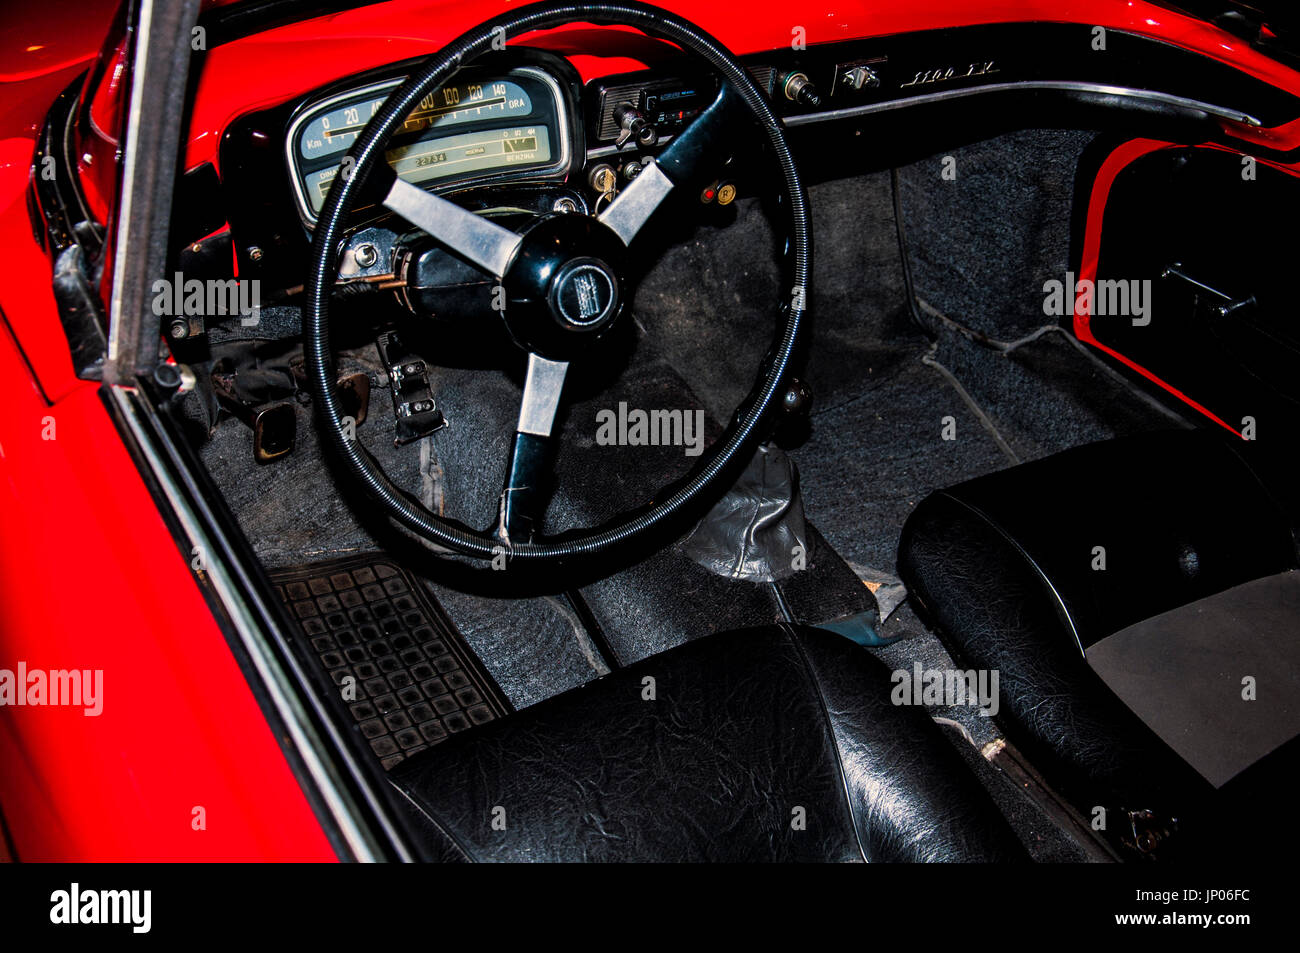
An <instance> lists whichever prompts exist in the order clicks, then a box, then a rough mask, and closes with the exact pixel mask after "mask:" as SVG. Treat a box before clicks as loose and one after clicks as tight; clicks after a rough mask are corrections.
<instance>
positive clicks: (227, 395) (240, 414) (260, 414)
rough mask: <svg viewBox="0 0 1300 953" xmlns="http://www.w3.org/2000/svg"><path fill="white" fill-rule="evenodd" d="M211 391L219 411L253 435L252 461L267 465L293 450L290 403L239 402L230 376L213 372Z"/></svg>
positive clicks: (293, 419)
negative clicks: (215, 396)
mask: <svg viewBox="0 0 1300 953" xmlns="http://www.w3.org/2000/svg"><path fill="white" fill-rule="evenodd" d="M212 389H213V391H214V392H215V393H216V395H217V403H218V404H219V405H220V406H221V409H222V410H224V411H225V412H226V413H228V414H230V416H232V417H234V418H235V419H236V420H238V421H239V422H240V423H242V424H244V425H245V426H247V427H248V428H249V429H250V430H252V432H253V459H254V460H256V461H257V462H258V463H270V462H272V461H273V460H278V459H279V458H280V457H283V456H284V455H285V454H287V453H289V452H291V451H292V450H293V444H294V440H295V438H296V437H297V435H298V418H297V415H296V414H295V412H294V406H293V404H292V403H291V402H290V401H274V402H272V403H269V404H262V405H256V404H250V403H245V402H244V401H243V400H241V399H240V397H239V394H238V391H237V389H236V386H235V377H234V375H233V374H220V373H214V374H213V375H212Z"/></svg>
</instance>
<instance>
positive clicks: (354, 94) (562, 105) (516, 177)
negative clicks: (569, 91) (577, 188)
mask: <svg viewBox="0 0 1300 953" xmlns="http://www.w3.org/2000/svg"><path fill="white" fill-rule="evenodd" d="M517 76H527V77H529V78H531V79H535V80H539V81H540V82H541V83H542V85H543V86H544V87H545V88H546V91H547V93H548V94H549V95H550V97H551V105H552V110H551V111H552V112H553V113H554V116H555V130H554V132H553V133H551V135H552V136H553V140H554V142H555V143H556V145H557V147H558V148H557V149H556V150H555V151H556V155H554V156H553V157H552V160H551V161H550V162H548V163H546V164H545V165H530V166H528V167H527V168H523V169H507V170H498V171H481V172H472V173H468V174H464V175H458V176H449V177H448V178H446V179H435V180H433V181H431V182H424V183H415V184H416V185H418V186H419V187H420V188H423V189H427V190H428V191H430V192H443V191H456V190H460V189H464V188H465V187H466V185H469V184H474V185H479V184H489V183H494V182H519V181H528V180H530V179H538V178H549V177H551V176H554V175H555V174H556V173H558V172H562V171H565V170H567V169H568V168H569V165H570V163H571V162H572V159H573V147H572V132H571V119H570V116H569V107H568V100H567V98H566V97H565V95H564V90H563V88H562V87H561V85H560V81H559V80H558V79H557V78H556V77H555V76H554V75H552V74H551V73H550V72H549V71H548V70H546V69H543V68H541V67H539V66H531V65H530V66H514V67H510V68H508V69H504V70H499V71H493V72H492V73H491V75H490V76H489V77H488V78H487V79H485V80H484V82H488V81H490V79H492V78H501V79H510V78H513V77H517ZM476 78H477V77H476ZM405 81H406V77H405V76H396V77H393V78H392V79H386V80H382V81H380V82H377V83H370V84H367V85H365V86H357V87H353V88H351V89H346V90H343V91H342V92H338V93H334V94H332V95H330V96H326V97H324V98H322V99H313V100H309V101H308V102H306V103H304V104H303V105H302V107H301V108H300V109H298V110H297V112H296V113H295V115H294V117H293V119H292V120H291V121H290V123H289V127H288V130H287V131H286V133H285V137H284V156H285V162H286V163H287V166H288V171H289V181H290V183H291V184H292V186H293V194H294V202H295V204H296V205H297V208H298V215H299V217H300V218H301V219H302V222H303V224H304V225H305V226H306V227H307V228H308V229H313V228H315V226H316V221H317V219H318V218H319V216H318V215H317V214H316V213H315V212H314V211H312V207H311V202H310V201H309V200H308V198H307V193H306V189H305V186H304V178H305V177H304V173H303V172H302V170H301V167H300V165H299V155H298V149H297V141H298V136H299V134H300V132H301V131H302V128H303V126H304V125H306V124H307V123H309V122H311V121H312V120H313V119H315V118H317V117H319V116H320V115H321V114H322V113H327V112H329V111H330V110H332V109H334V108H336V107H337V106H339V105H340V104H341V103H345V102H348V101H351V100H355V99H358V98H362V97H373V96H375V95H376V94H379V93H391V92H392V90H394V89H396V88H397V87H398V86H400V85H401V84H402V83H404V82H405ZM534 111H536V110H534ZM538 124H540V122H539V123H538ZM507 125H509V124H503V125H502V128H506V127H507Z"/></svg>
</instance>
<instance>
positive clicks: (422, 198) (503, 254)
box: [384, 178, 523, 278]
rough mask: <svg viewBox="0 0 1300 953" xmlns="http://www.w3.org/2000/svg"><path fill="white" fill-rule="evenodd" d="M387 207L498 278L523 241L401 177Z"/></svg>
mask: <svg viewBox="0 0 1300 953" xmlns="http://www.w3.org/2000/svg"><path fill="white" fill-rule="evenodd" d="M384 207H385V208H386V209H388V210H389V211H392V212H396V213H397V214H398V215H400V216H402V218H404V219H406V220H407V221H408V222H410V223H411V224H412V225H415V226H418V227H419V228H420V229H422V230H423V231H424V232H425V233H426V234H428V235H429V237H431V238H433V239H434V240H435V241H437V242H438V243H439V244H441V245H443V246H445V247H446V248H447V249H448V250H450V251H453V252H455V253H456V254H458V255H460V256H461V257H462V258H465V259H466V260H468V261H470V262H471V263H473V264H475V265H477V266H478V267H479V268H482V269H483V270H484V271H486V272H488V273H489V274H491V275H495V276H496V277H497V278H502V277H504V276H505V273H506V271H507V269H509V267H510V262H511V261H512V260H514V257H515V252H517V251H518V250H519V245H520V243H521V242H522V241H523V236H521V235H519V234H517V233H515V232H512V231H510V229H508V228H502V227H501V226H500V225H498V224H496V223H495V222H493V221H491V220H490V219H486V218H484V217H483V216H482V215H475V214H474V213H473V212H470V211H467V210H466V209H463V208H461V207H460V206H459V205H456V204H455V203H454V202H448V201H447V200H446V199H444V198H439V197H438V196H436V195H434V194H433V193H432V192H426V191H424V189H422V188H419V187H418V186H414V185H411V184H410V183H409V182H405V181H403V180H402V179H400V178H394V179H393V186H392V188H390V189H389V190H388V195H387V196H385V197H384Z"/></svg>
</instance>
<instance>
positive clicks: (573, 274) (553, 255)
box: [502, 213, 626, 361]
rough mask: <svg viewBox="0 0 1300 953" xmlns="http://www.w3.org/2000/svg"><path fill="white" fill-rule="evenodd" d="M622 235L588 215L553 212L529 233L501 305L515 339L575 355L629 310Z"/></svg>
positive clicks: (553, 356) (555, 355) (531, 347)
mask: <svg viewBox="0 0 1300 953" xmlns="http://www.w3.org/2000/svg"><path fill="white" fill-rule="evenodd" d="M625 253H626V249H625V248H624V246H623V242H622V240H621V239H620V238H619V237H618V236H617V235H616V234H615V233H614V232H613V231H611V230H610V229H609V228H608V227H607V226H605V225H604V224H602V223H601V222H600V221H598V220H596V219H594V218H590V217H588V216H585V215H575V214H572V213H570V214H557V215H550V216H547V217H545V218H543V219H541V220H539V221H538V222H537V224H535V225H534V226H533V227H531V228H530V229H528V231H526V232H525V233H524V240H523V242H522V244H521V245H520V247H519V251H518V252H517V253H516V255H515V258H514V261H512V262H511V264H510V268H509V269H508V270H507V271H506V274H505V278H504V281H503V284H504V286H505V289H506V306H505V309H504V311H503V312H502V317H503V318H504V320H505V323H506V327H507V328H508V329H509V331H510V335H511V337H512V338H514V340H515V343H516V344H518V345H519V346H520V347H522V348H524V349H525V350H528V351H531V352H533V353H536V354H539V355H541V356H542V357H545V358H548V359H550V360H554V361H569V360H573V359H574V358H576V357H578V356H579V355H580V354H581V353H582V351H583V350H584V349H585V348H586V347H588V346H589V345H591V344H592V343H593V342H595V341H596V340H597V339H599V338H600V336H601V335H602V334H604V333H605V331H607V330H608V329H609V327H610V326H611V325H612V324H613V323H614V321H615V320H616V319H617V318H618V316H619V315H620V314H621V313H622V311H623V304H624V295H623V286H624V281H623V278H622V276H623V273H624V272H623V265H624V257H625Z"/></svg>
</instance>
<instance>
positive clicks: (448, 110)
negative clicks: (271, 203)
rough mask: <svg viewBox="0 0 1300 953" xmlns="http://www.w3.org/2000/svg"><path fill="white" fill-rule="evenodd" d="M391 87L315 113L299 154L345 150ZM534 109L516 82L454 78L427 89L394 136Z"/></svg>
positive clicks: (301, 136)
mask: <svg viewBox="0 0 1300 953" xmlns="http://www.w3.org/2000/svg"><path fill="white" fill-rule="evenodd" d="M390 91H391V90H390V89H383V90H377V91H376V92H374V93H371V94H369V95H367V96H364V97H361V98H359V99H357V100H355V101H353V102H344V103H342V104H340V105H338V106H335V107H334V108H333V109H330V110H329V111H328V112H324V113H322V114H321V115H319V116H316V117H314V118H313V119H312V120H311V121H310V122H308V123H306V124H305V125H304V126H303V127H302V131H301V132H300V133H299V136H298V152H299V154H300V155H301V156H302V157H303V158H304V159H318V158H321V157H323V156H330V155H335V154H338V153H342V152H346V151H347V150H348V148H349V147H350V146H351V145H352V143H353V142H355V141H356V139H357V136H359V135H360V134H361V130H362V129H364V128H365V127H366V124H367V123H368V122H370V120H371V119H372V118H373V117H374V115H375V114H376V113H377V112H379V110H380V109H381V108H382V107H383V105H384V103H385V101H386V100H387V99H388V93H389V92H390ZM532 111H533V102H532V98H531V97H530V96H529V95H528V92H527V91H526V90H525V89H524V88H523V87H522V86H520V85H519V84H518V83H516V82H514V81H512V80H508V79H498V80H492V81H491V82H487V83H457V84H452V85H448V86H444V87H442V88H441V89H435V90H434V91H433V92H431V93H429V94H428V95H427V96H425V97H424V98H423V99H422V100H420V102H419V104H418V105H417V106H416V107H415V109H413V110H412V111H411V114H410V115H409V116H407V117H406V121H405V122H404V123H403V124H402V126H401V128H400V129H398V135H403V134H409V133H419V132H423V131H425V130H428V129H432V128H435V127H436V128H438V129H443V128H445V127H448V126H455V125H458V124H460V123H466V122H475V121H478V120H480V119H497V118H509V117H512V116H527V115H529V114H530V113H531V112H532Z"/></svg>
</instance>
